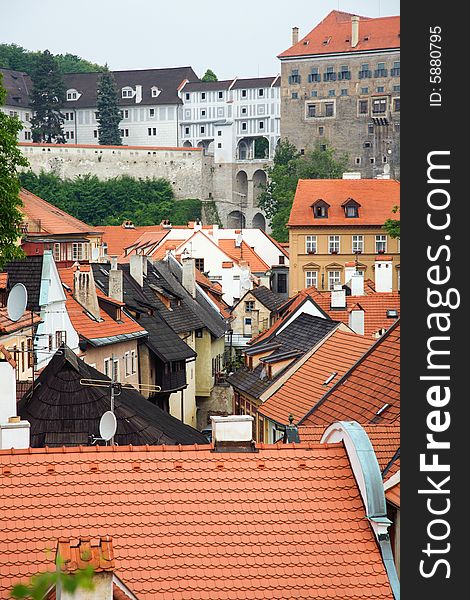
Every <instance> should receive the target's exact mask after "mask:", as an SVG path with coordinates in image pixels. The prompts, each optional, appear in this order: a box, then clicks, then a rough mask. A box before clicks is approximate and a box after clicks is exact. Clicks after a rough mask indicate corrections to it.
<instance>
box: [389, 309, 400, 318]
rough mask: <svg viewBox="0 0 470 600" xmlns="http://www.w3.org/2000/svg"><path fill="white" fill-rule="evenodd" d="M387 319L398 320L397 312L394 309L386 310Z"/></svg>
mask: <svg viewBox="0 0 470 600" xmlns="http://www.w3.org/2000/svg"><path fill="white" fill-rule="evenodd" d="M387 318H388V319H398V310H396V309H395V308H390V309H388V310H387Z"/></svg>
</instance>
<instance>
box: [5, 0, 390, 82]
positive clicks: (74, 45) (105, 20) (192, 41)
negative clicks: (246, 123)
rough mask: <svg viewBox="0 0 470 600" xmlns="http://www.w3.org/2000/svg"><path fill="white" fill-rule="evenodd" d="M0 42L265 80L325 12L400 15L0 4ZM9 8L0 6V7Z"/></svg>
mask: <svg viewBox="0 0 470 600" xmlns="http://www.w3.org/2000/svg"><path fill="white" fill-rule="evenodd" d="M2 4H3V5H4V6H3V9H2V8H0V14H1V16H0V43H15V44H18V45H19V46H23V47H24V48H26V49H28V50H45V49H46V48H47V49H49V50H50V51H51V52H52V53H54V54H65V53H66V52H69V53H71V54H76V55H78V56H81V57H82V58H85V59H87V60H90V61H91V62H96V63H98V64H104V63H108V66H109V67H110V69H112V70H114V71H117V70H126V69H151V68H161V67H177V66H186V65H190V66H192V67H193V69H194V71H195V72H196V74H197V75H199V76H200V77H202V75H203V74H204V72H205V71H206V69H208V68H210V69H212V70H213V71H214V72H215V73H216V75H217V76H218V78H219V79H230V78H233V77H235V76H238V77H257V76H260V77H264V76H271V75H276V74H277V73H279V72H280V66H279V61H278V59H277V58H276V56H277V55H278V54H280V53H281V52H282V51H283V50H285V49H286V48H288V47H289V46H290V45H291V29H292V27H293V26H297V27H299V29H300V37H303V36H304V35H306V34H307V33H308V32H309V31H310V30H311V29H313V27H314V26H315V25H316V24H317V23H318V22H319V21H321V20H322V19H323V18H324V17H325V16H326V15H327V14H328V13H329V12H330V11H331V10H338V9H339V10H342V11H345V12H351V13H355V14H359V15H364V16H369V17H378V16H382V17H384V16H387V15H398V14H399V12H400V2H399V0H233V1H232V2H230V1H229V0H79V1H78V2H77V1H75V0H73V1H72V0H21V1H19V2H16V3H14V4H13V3H12V2H9V1H8V0H0V7H1V5H2ZM6 6H7V7H8V8H5V7H6Z"/></svg>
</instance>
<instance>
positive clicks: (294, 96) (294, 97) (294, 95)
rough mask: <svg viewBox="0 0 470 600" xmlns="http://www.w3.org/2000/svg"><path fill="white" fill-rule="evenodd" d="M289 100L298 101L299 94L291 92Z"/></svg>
mask: <svg viewBox="0 0 470 600" xmlns="http://www.w3.org/2000/svg"><path fill="white" fill-rule="evenodd" d="M291 98H292V100H298V98H299V94H298V93H297V92H292V95H291Z"/></svg>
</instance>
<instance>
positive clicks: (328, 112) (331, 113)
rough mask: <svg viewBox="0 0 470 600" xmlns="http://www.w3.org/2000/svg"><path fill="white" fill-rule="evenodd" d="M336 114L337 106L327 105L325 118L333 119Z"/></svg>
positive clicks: (330, 103)
mask: <svg viewBox="0 0 470 600" xmlns="http://www.w3.org/2000/svg"><path fill="white" fill-rule="evenodd" d="M334 113H335V105H334V104H333V103H332V102H327V103H326V104H325V117H333V116H334Z"/></svg>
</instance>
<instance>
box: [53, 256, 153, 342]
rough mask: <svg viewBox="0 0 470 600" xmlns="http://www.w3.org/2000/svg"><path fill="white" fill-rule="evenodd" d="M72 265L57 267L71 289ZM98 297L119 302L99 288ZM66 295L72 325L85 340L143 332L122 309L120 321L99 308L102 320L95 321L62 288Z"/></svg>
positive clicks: (69, 293)
mask: <svg viewBox="0 0 470 600" xmlns="http://www.w3.org/2000/svg"><path fill="white" fill-rule="evenodd" d="M85 267H86V265H81V266H80V269H81V270H83V269H84V268H85ZM74 271H75V268H74V267H68V268H63V269H59V276H60V278H61V280H62V283H65V285H67V286H68V287H69V288H70V289H71V290H73V273H74ZM96 291H97V295H98V297H101V298H103V299H106V300H108V301H109V302H112V303H113V304H121V303H120V302H117V301H116V300H113V299H112V298H109V297H108V296H106V294H103V292H101V291H100V290H99V289H97V290H96ZM64 292H65V295H66V307H67V312H68V314H69V317H70V320H71V321H72V325H73V327H74V329H75V330H76V331H77V333H78V334H79V335H80V336H82V337H84V338H86V339H87V340H93V339H99V338H106V337H111V336H115V335H122V334H127V333H137V332H144V331H145V329H144V328H143V327H142V326H141V325H139V324H138V323H137V322H136V321H134V320H133V319H131V318H130V317H128V316H127V315H126V314H125V313H124V311H121V321H120V322H118V321H115V320H114V319H113V318H112V317H111V316H110V315H108V313H107V312H106V311H104V310H100V316H101V318H102V321H99V322H98V321H95V320H94V318H93V317H91V316H89V315H88V313H87V312H85V309H84V308H83V306H82V305H81V304H79V303H78V302H77V301H76V300H75V298H74V297H73V294H72V292H71V291H70V292H69V291H68V290H64Z"/></svg>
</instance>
